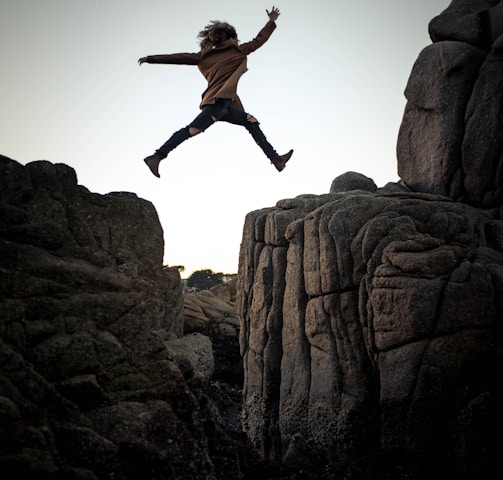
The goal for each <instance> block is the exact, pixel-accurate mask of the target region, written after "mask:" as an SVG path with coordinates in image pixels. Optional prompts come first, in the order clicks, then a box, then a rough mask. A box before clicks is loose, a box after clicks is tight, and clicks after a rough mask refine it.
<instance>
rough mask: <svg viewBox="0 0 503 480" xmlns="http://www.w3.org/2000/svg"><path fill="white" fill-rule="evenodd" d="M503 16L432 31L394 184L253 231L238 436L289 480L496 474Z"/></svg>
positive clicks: (274, 215)
mask: <svg viewBox="0 0 503 480" xmlns="http://www.w3.org/2000/svg"><path fill="white" fill-rule="evenodd" d="M501 5H502V3H501V2H499V1H475V2H472V1H470V2H467V1H461V0H460V1H456V0H455V1H453V2H452V3H451V6H450V7H449V8H448V9H447V10H446V11H445V12H444V13H442V14H441V15H440V16H439V17H437V18H436V19H434V20H433V21H432V22H431V24H430V34H431V37H432V40H433V41H434V43H433V44H432V45H430V46H429V47H427V48H426V49H424V50H423V51H422V52H421V53H420V55H419V57H418V60H417V62H416V63H415V65H414V67H413V69H412V72H411V76H410V79H409V82H408V85H407V88H406V91H405V93H406V97H407V99H408V102H407V106H406V109H405V112H404V117H403V121H402V125H401V127H400V132H399V135H398V142H397V156H398V171H399V175H400V177H401V180H400V182H398V183H389V184H388V185H386V186H384V187H383V188H377V187H376V186H375V184H374V182H373V181H372V180H371V179H367V178H365V177H364V176H363V175H361V174H356V173H354V172H348V173H347V174H345V175H343V176H341V177H338V178H337V179H335V180H334V181H333V182H332V186H331V189H330V192H329V193H327V194H324V195H300V196H298V197H296V198H292V199H284V200H279V201H278V202H277V204H276V205H275V206H274V207H270V208H264V209H261V210H257V211H254V212H250V213H249V214H248V215H247V217H246V220H245V226H244V229H243V239H242V244H241V250H240V259H239V281H238V289H237V292H238V294H237V300H236V305H237V310H238V313H239V315H240V318H241V332H240V345H241V353H242V356H243V366H244V387H243V398H244V411H243V426H244V428H245V430H246V432H247V434H248V436H249V438H250V439H251V440H252V442H253V444H254V445H255V447H256V448H257V450H258V451H259V452H260V453H261V455H262V457H263V458H265V459H268V460H270V461H275V462H281V463H282V464H283V465H285V466H288V467H290V468H291V471H292V472H294V473H296V474H298V472H300V471H303V472H306V471H309V472H313V471H316V470H317V469H318V468H319V467H320V466H324V467H326V468H322V470H321V472H319V474H320V476H321V475H328V477H329V478H336V479H338V480H339V479H356V478H365V479H367V478H380V479H384V478H410V479H415V480H419V479H421V480H422V479H429V478H447V477H456V478H466V479H471V478H478V477H479V476H484V477H490V476H491V475H492V473H491V472H492V470H493V469H497V468H498V466H499V462H498V460H499V459H498V452H499V451H501V448H502V447H503V445H502V441H501V440H500V438H499V437H500V436H499V434H498V433H497V432H499V430H500V429H501V428H502V426H503V421H502V420H503V409H502V407H501V405H503V394H502V388H501V385H500V383H501V382H500V380H499V378H500V376H501V373H502V370H501V368H502V364H503V363H502V360H503V357H502V351H503V350H502V347H503V345H502V338H503V337H502V332H503V221H502V212H503V209H502V206H503V197H502V178H503V177H502V176H501V169H502V167H501V158H503V157H502V153H503V151H502V150H503V140H502V137H501V117H502V112H501V105H502V102H501V101H500V95H501V91H502V89H501V88H499V82H501V78H502V76H501V75H499V74H498V72H499V70H498V69H499V68H500V66H499V64H500V58H499V56H500V54H501V45H500V43H501V40H502V38H503V36H502V35H503V21H502V20H503V16H502V15H501V13H500V12H501V11H502V10H501V9H502V7H501Z"/></svg>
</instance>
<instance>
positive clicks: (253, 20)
mask: <svg viewBox="0 0 503 480" xmlns="http://www.w3.org/2000/svg"><path fill="white" fill-rule="evenodd" d="M449 3H450V2H449V1H448V0H381V1H379V2H377V1H375V0H361V1H359V2H348V1H347V0H344V1H343V0H310V1H305V0H282V2H280V3H276V4H275V5H276V6H277V7H278V8H279V9H280V12H281V15H280V17H279V19H278V21H277V25H278V28H277V29H276V31H275V32H274V33H273V35H272V37H271V38H270V40H269V41H268V42H267V43H266V44H265V45H264V46H263V47H262V48H260V49H259V50H257V51H256V52H254V53H253V54H251V55H250V56H249V57H248V68H249V71H248V72H247V73H246V74H245V75H244V76H243V77H242V79H241V81H240V86H239V95H240V98H241V100H242V101H243V104H244V106H245V109H246V110H247V111H248V112H249V113H252V114H253V115H254V116H255V117H257V118H258V120H259V121H260V123H261V127H262V129H263V131H264V133H265V134H266V136H267V138H268V140H269V141H270V142H271V143H272V144H273V146H274V147H275V148H276V150H277V151H278V152H279V153H280V154H282V153H285V152H287V151H288V150H289V149H290V148H294V149H295V152H294V155H293V157H292V159H291V160H290V162H289V164H288V166H287V168H286V169H285V170H284V171H283V172H282V173H278V172H277V171H276V170H275V169H274V167H273V166H272V165H271V164H270V163H269V160H267V158H266V157H265V156H264V155H263V153H262V151H261V150H260V149H259V148H258V146H257V145H256V144H255V143H254V141H253V139H252V138H251V136H250V135H249V134H248V132H246V130H245V129H244V128H242V127H237V126H233V125H228V124H225V123H217V124H216V125H214V126H212V127H211V128H210V129H208V130H207V131H206V132H205V133H204V134H202V135H199V136H197V137H195V138H192V139H190V140H188V141H187V142H185V143H184V144H182V145H180V146H179V147H178V148H177V149H176V150H174V151H173V152H172V153H171V154H170V155H169V156H168V158H167V159H166V160H164V161H163V162H162V163H161V167H160V172H161V179H157V178H155V177H154V176H153V175H152V174H151V173H150V172H149V171H148V169H147V167H146V166H145V164H144V163H143V158H144V157H145V156H147V155H150V154H151V153H153V152H154V151H155V149H156V148H158V147H159V146H160V145H161V144H162V143H164V142H165V141H166V140H167V139H168V138H169V136H170V135H171V134H172V133H173V132H174V131H176V130H178V129H179V128H181V127H184V126H185V125H187V124H188V123H189V122H190V121H191V120H192V119H193V118H194V117H195V116H196V115H197V114H198V113H199V102H200V98H201V93H202V92H203V90H204V89H205V87H206V84H205V81H204V79H203V77H202V76H201V74H200V73H199V71H198V69H197V67H193V66H176V65H147V64H144V65H142V66H141V67H140V66H139V65H138V64H137V60H138V58H139V57H142V56H146V55H150V54H158V53H178V52H196V51H198V43H197V33H198V32H199V31H200V30H201V29H202V28H203V27H204V26H205V25H206V24H207V23H208V22H209V21H210V20H214V19H216V20H224V21H228V22H229V23H231V24H232V25H234V26H235V27H236V29H237V32H238V36H239V40H240V41H241V42H246V41H249V40H251V39H252V38H253V37H254V36H255V35H256V34H257V33H258V31H259V30H260V29H261V28H262V26H263V25H264V24H265V23H266V21H267V15H266V12H265V10H266V9H270V8H271V7H272V5H273V4H269V3H264V2H249V1H243V0H214V1H212V2H209V1H206V0H191V1H189V2H172V1H170V0H163V1H161V0H142V1H141V2H139V1H137V0H86V1H85V2H83V1H81V0H43V1H42V0H0V6H1V15H0V52H1V58H2V75H1V76H0V87H1V92H2V93H1V97H0V98H1V100H0V108H1V112H2V126H1V128H0V153H1V154H3V155H6V156H9V157H11V158H13V159H15V160H17V161H19V162H21V163H23V164H26V163H28V162H30V161H33V160H49V161H50V162H52V163H65V164H67V165H69V166H71V167H73V168H74V169H75V170H76V172H77V177H78V181H79V183H80V184H81V185H84V186H86V187H87V188H88V189H89V190H91V191H92V192H97V193H108V192H112V191H128V192H134V193H136V194H137V195H138V196H139V197H141V198H145V199H147V200H149V201H151V202H152V203H153V204H154V206H155V207H156V209H157V212H158V214H159V218H160V221H161V224H162V227H163V230H164V241H165V263H166V264H169V265H184V266H185V267H186V270H185V273H184V274H183V276H184V277H188V276H189V275H190V274H191V273H192V272H193V271H194V270H200V269H205V268H210V269H212V270H213V271H215V272H223V273H235V272H237V267H238V254H239V245H240V242H241V234H242V227H243V222H244V217H245V215H246V214H247V213H248V212H250V211H252V210H257V209H260V208H264V207H270V206H274V205H275V204H276V202H277V201H278V200H281V199H284V198H293V197H296V196H298V195H301V194H305V193H311V194H323V193H326V192H328V190H329V188H330V184H331V182H332V180H333V178H335V177H336V176H338V175H340V174H342V173H344V172H347V171H350V170H351V171H356V172H359V173H362V174H364V175H367V176H369V177H371V178H373V179H374V181H375V182H376V184H377V185H378V186H383V185H385V184H386V183H387V182H389V181H396V180H397V179H398V176H397V173H396V153H395V148H396V139H397V135H398V129H399V126H400V122H401V119H402V115H403V110H404V107H405V98H404V95H403V91H404V89H405V85H406V83H407V79H408V77H409V74H410V71H411V69H412V65H413V63H414V61H415V60H416V58H417V56H418V55H419V52H420V51H421V50H422V49H423V48H424V47H426V46H427V45H429V44H430V43H431V40H430V39H429V36H428V22H429V21H430V20H431V19H432V18H433V17H435V16H436V15H438V14H440V13H441V12H442V11H443V10H445V8H446V7H447V6H448V5H449Z"/></svg>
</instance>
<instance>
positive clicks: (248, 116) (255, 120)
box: [246, 114, 258, 123]
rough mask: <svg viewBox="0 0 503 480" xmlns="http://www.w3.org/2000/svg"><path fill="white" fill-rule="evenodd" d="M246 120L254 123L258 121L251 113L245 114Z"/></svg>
mask: <svg viewBox="0 0 503 480" xmlns="http://www.w3.org/2000/svg"><path fill="white" fill-rule="evenodd" d="M246 120H247V121H248V122H255V123H256V122H257V121H258V120H257V119H256V118H255V117H254V116H253V115H250V114H248V115H246Z"/></svg>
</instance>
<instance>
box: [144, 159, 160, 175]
mask: <svg viewBox="0 0 503 480" xmlns="http://www.w3.org/2000/svg"><path fill="white" fill-rule="evenodd" d="M161 160H162V158H161V157H159V155H158V154H157V153H154V154H153V155H150V156H149V157H147V158H145V159H143V161H144V162H145V163H146V164H147V167H148V168H150V171H151V172H152V173H153V174H154V175H155V176H156V177H157V178H161V176H160V175H159V163H161Z"/></svg>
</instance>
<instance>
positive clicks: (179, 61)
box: [138, 53, 200, 65]
mask: <svg viewBox="0 0 503 480" xmlns="http://www.w3.org/2000/svg"><path fill="white" fill-rule="evenodd" d="M199 59H200V54H199V53H172V54H168V55H149V56H147V57H141V58H140V59H139V60H138V63H139V64H140V65H141V64H142V63H166V64H171V65H197V64H198V62H199Z"/></svg>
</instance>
